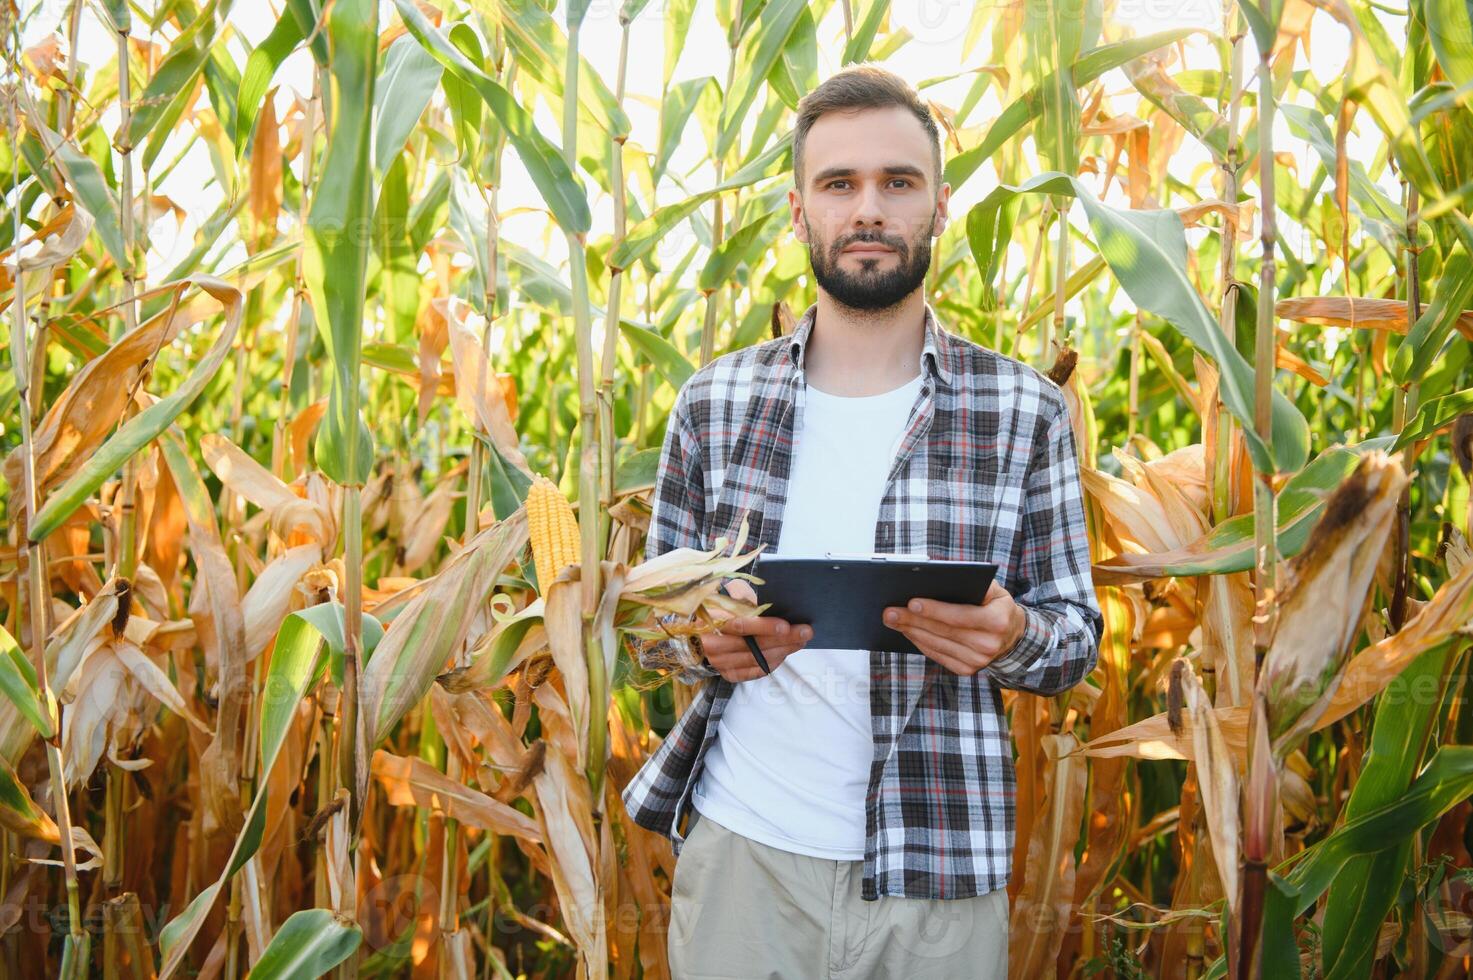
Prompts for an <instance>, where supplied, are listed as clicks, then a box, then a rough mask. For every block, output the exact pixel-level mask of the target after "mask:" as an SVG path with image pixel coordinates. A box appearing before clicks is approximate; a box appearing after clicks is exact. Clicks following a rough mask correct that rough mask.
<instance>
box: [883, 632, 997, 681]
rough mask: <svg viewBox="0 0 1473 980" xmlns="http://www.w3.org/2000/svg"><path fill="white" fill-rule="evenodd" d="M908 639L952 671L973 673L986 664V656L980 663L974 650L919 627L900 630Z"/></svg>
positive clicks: (987, 659)
mask: <svg viewBox="0 0 1473 980" xmlns="http://www.w3.org/2000/svg"><path fill="white" fill-rule="evenodd" d="M901 632H902V633H904V634H905V635H906V636H907V637H909V638H910V641H911V642H912V643H914V644H915V645H916V646H918V647H920V648H921V652H922V653H925V654H926V656H928V657H930V658H931V659H932V660H935V661H936V662H937V663H939V664H941V665H942V666H943V667H945V668H946V669H948V670H950V671H951V672H952V673H956V674H975V673H976V672H977V671H979V670H981V669H982V668H983V667H985V666H986V665H987V661H989V660H991V658H990V657H989V658H986V659H985V660H984V661H983V662H982V663H978V662H977V654H976V652H975V651H972V650H969V649H967V648H966V647H964V646H962V645H961V644H960V643H957V642H956V641H955V640H951V639H948V638H947V637H944V636H938V635H937V634H935V633H932V632H930V631H929V630H924V629H919V628H917V627H914V626H911V627H907V628H905V629H903V630H901Z"/></svg>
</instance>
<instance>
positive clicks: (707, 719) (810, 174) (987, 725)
mask: <svg viewBox="0 0 1473 980" xmlns="http://www.w3.org/2000/svg"><path fill="white" fill-rule="evenodd" d="M793 178H794V186H793V188H792V190H791V191H790V192H789V194H788V203H789V208H790V211H791V217H792V224H793V232H794V234H795V235H796V236H797V238H798V240H799V241H802V242H805V243H807V245H808V246H809V254H810V259H811V263H812V269H813V278H814V280H815V283H816V284H817V287H818V288H817V302H815V303H814V304H813V305H812V306H811V307H809V309H808V310H807V311H806V312H805V313H804V314H803V316H802V318H801V319H800V320H799V321H798V323H797V326H796V328H795V329H794V331H793V332H792V333H791V334H789V335H786V336H783V337H780V338H778V339H775V340H771V341H768V342H766V343H762V344H758V345H756V346H753V347H749V348H746V349H743V350H737V351H733V352H731V353H729V354H726V355H724V356H722V357H718V358H716V359H715V360H713V361H712V362H711V363H709V364H707V365H705V366H704V367H702V368H701V369H700V370H699V371H697V372H696V373H695V374H694V375H692V376H691V378H690V379H689V381H687V382H686V384H685V385H684V386H683V387H682V388H681V390H680V392H679V394H678V396H677V398H676V401H675V405H674V408H673V409H672V411H671V414H670V418H669V422H668V428H667V430H666V433H665V438H664V445H663V450H662V456H661V462H660V470H659V475H658V478H657V482H656V486H655V496H654V510H653V515H652V518H651V521H650V528H649V536H648V541H647V545H646V555H647V557H650V558H653V557H655V556H657V555H660V554H663V553H664V552H666V551H669V550H671V549H672V548H679V547H692V548H701V549H709V548H711V547H713V546H714V545H713V542H714V541H715V540H716V539H717V538H718V537H721V536H725V537H727V538H728V539H729V540H734V539H735V537H736V533H737V530H738V528H739V527H740V525H741V522H742V520H743V518H746V519H747V520H748V524H749V533H750V538H749V544H751V545H756V544H757V543H763V544H766V545H767V548H766V549H765V551H766V552H770V553H774V554H779V555H807V556H822V555H824V554H825V553H826V552H830V551H832V552H848V553H856V552H857V553H871V552H879V553H906V554H915V553H923V554H926V555H927V556H929V557H930V558H934V559H949V560H967V561H988V562H993V563H995V564H996V565H997V568H998V572H997V577H996V581H994V583H993V585H992V587H991V589H990V591H989V592H988V594H987V596H986V598H985V599H984V601H983V602H981V603H980V604H975V605H969V604H955V603H946V602H939V601H934V600H929V599H916V600H912V601H911V602H910V603H908V604H907V606H905V607H892V608H887V609H885V610H883V615H884V621H885V622H886V623H887V624H889V625H891V626H892V627H893V628H894V629H896V630H898V631H900V632H901V633H902V634H904V635H905V636H906V637H908V638H909V639H910V640H911V641H912V642H913V643H914V644H915V646H916V647H917V648H918V649H919V650H920V651H921V653H919V654H916V653H896V652H887V651H865V650H829V649H816V648H812V647H809V646H807V643H808V641H809V640H810V639H812V631H811V630H810V629H809V627H807V626H804V625H802V624H794V623H789V622H786V621H784V620H782V619H779V618H777V617H771V616H754V617H737V618H730V619H726V620H724V621H722V622H721V623H720V627H719V631H718V632H716V633H708V634H706V635H705V636H702V637H692V638H690V639H684V638H681V637H677V636H672V637H670V638H669V639H665V640H661V641H658V642H655V643H649V644H641V645H640V648H639V650H638V651H637V652H638V655H639V659H640V662H641V663H643V664H644V665H645V666H646V667H649V668H652V669H670V670H672V671H673V672H674V673H675V674H676V676H677V677H678V678H679V679H680V680H681V681H683V682H685V683H688V684H694V683H701V684H702V686H701V688H700V690H699V692H698V693H697V694H696V695H695V697H694V699H693V701H692V703H691V705H690V707H689V708H688V709H687V710H686V711H685V713H684V714H683V715H682V716H681V717H680V719H679V720H678V721H677V723H676V724H675V726H674V727H673V728H672V729H671V730H670V732H669V734H668V735H667V736H666V737H665V739H664V741H663V743H662V744H661V745H660V747H659V749H658V751H656V753H655V754H654V755H653V756H652V757H651V758H650V759H649V760H648V762H646V763H645V765H644V767H643V768H642V769H641V770H640V771H639V773H638V774H637V775H636V776H635V778H634V779H633V780H632V781H631V782H630V784H629V786H628V787H627V788H626V790H625V792H624V794H623V799H624V803H625V806H626V807H627V809H628V811H629V813H630V815H631V816H632V817H633V819H634V820H635V821H636V822H637V823H639V824H640V825H641V826H644V827H647V828H650V829H652V830H655V831H657V832H659V833H661V834H664V835H666V836H668V837H670V838H671V841H672V845H673V848H674V852H675V854H676V864H675V873H674V880H673V882H672V885H671V887H672V908H671V923H670V930H669V946H668V951H669V955H670V964H671V970H672V972H673V974H674V975H675V976H676V977H679V978H710V977H732V978H743V980H746V978H752V977H792V978H805V980H806V978H815V977H845V978H850V977H907V978H923V977H935V978H953V977H1005V976H1006V975H1007V941H1008V935H1007V934H1008V919H1009V912H1010V910H1009V902H1008V897H1007V891H1006V888H1007V884H1008V878H1009V874H1010V870H1011V868H1010V863H1011V859H1012V853H1013V840H1014V826H1013V822H1014V795H1015V791H1014V786H1015V777H1014V769H1013V752H1012V741H1011V736H1010V734H1009V731H1008V726H1007V719H1006V716H1005V714H1004V712H1003V705H1002V694H1001V689H1002V688H1011V689H1014V690H1020V691H1030V692H1033V693H1036V694H1043V695H1052V694H1058V693H1060V692H1063V691H1065V690H1067V689H1068V688H1070V687H1072V686H1073V685H1075V684H1078V683H1079V682H1080V681H1081V680H1083V679H1084V677H1085V676H1086V675H1088V674H1089V673H1090V671H1091V670H1093V669H1094V666H1095V662H1096V659H1097V657H1098V645H1099V638H1100V632H1101V626H1102V620H1101V616H1100V611H1099V607H1098V605H1097V603H1096V599H1095V594H1094V587H1093V583H1092V581H1091V577H1090V564H1089V547H1088V542H1087V540H1086V537H1085V521H1084V510H1083V504H1082V497H1081V492H1080V481H1079V470H1078V463H1077V457H1076V448H1075V445H1074V438H1073V430H1072V428H1071V426H1070V420H1069V412H1068V409H1067V406H1066V403H1065V401H1064V397H1063V395H1062V393H1061V392H1060V391H1059V389H1058V387H1057V386H1056V385H1054V384H1053V383H1052V382H1051V381H1049V380H1048V379H1047V378H1045V377H1044V376H1043V375H1041V374H1039V373H1038V372H1037V371H1036V370H1034V369H1033V368H1031V367H1029V366H1027V365H1025V364H1022V363H1021V362H1019V361H1017V360H1014V359H1012V358H1010V357H1006V356H1004V355H1002V354H1001V353H998V352H996V351H992V350H988V349H987V348H985V347H982V346H980V345H978V344H975V343H972V342H971V341H968V340H966V339H964V338H962V337H960V336H958V335H956V334H953V333H951V332H949V331H948V330H946V329H945V328H944V327H943V325H942V324H941V322H940V321H939V320H938V318H937V316H936V312H935V310H934V309H932V307H931V306H930V304H929V303H927V302H926V298H925V293H924V290H923V282H924V280H925V276H926V272H927V270H928V269H929V267H930V264H931V239H932V238H934V237H936V236H938V235H940V234H941V232H942V230H943V229H944V228H945V227H946V222H947V219H948V210H947V209H948V203H949V199H950V195H951V188H950V186H949V185H947V184H945V183H943V182H942V166H941V138H940V133H939V131H938V129H937V125H936V121H935V119H934V118H933V117H932V115H931V112H930V110H929V108H928V107H927V106H926V104H925V103H924V102H923V101H922V100H921V99H920V98H919V96H918V95H917V94H916V92H915V90H914V89H913V88H912V87H911V86H910V85H909V84H908V83H906V82H905V81H904V80H903V79H901V78H899V77H898V76H896V75H894V74H893V73H891V72H889V71H887V70H885V69H883V68H880V67H878V66H874V65H855V66H850V67H847V68H845V69H844V70H842V71H840V72H838V73H837V74H835V75H834V76H832V77H830V78H829V79H827V80H826V81H825V82H824V83H823V84H822V85H820V86H819V87H818V88H817V89H815V90H814V91H813V92H811V93H810V94H808V95H807V96H806V97H805V98H804V99H803V101H802V102H801V103H800V105H799V107H798V119H797V123H796V125H795V127H794V130H793ZM732 593H733V594H734V595H740V596H742V597H744V598H748V599H751V598H754V596H753V595H752V593H751V590H750V588H748V587H747V586H746V583H745V582H742V581H740V580H736V581H734V582H733V583H732ZM748 638H753V639H755V640H756V641H757V643H758V645H759V649H760V650H761V653H762V658H761V660H765V662H766V666H765V668H764V666H763V665H762V664H761V662H760V661H759V658H757V657H756V656H754V655H753V653H752V651H751V649H750V648H749V646H748V644H747V639H748ZM687 816H688V821H689V823H688V825H687V826H686V827H685V828H684V829H683V830H682V827H681V823H682V820H683V819H686V818H687Z"/></svg>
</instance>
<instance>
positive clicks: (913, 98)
mask: <svg viewBox="0 0 1473 980" xmlns="http://www.w3.org/2000/svg"><path fill="white" fill-rule="evenodd" d="M887 106H900V107H901V108H903V109H909V110H910V112H911V113H912V114H913V115H914V116H915V117H916V119H918V120H919V121H920V124H921V126H922V127H923V128H924V129H925V130H926V136H927V137H929V139H930V141H931V159H932V161H933V167H934V171H935V178H936V183H937V184H938V185H939V184H940V183H941V129H940V127H938V126H937V125H936V117H935V116H933V115H931V109H930V107H929V106H927V105H926V103H925V102H924V101H923V100H922V99H921V97H920V95H919V93H917V92H916V90H915V88H914V87H912V86H911V84H910V83H909V82H907V81H906V80H905V79H903V78H901V77H900V76H899V75H897V74H895V73H894V72H893V71H890V69H888V68H885V67H883V66H881V65H878V64H875V63H874V62H861V63H859V64H853V65H845V66H844V67H843V68H841V69H839V70H838V71H837V72H835V73H834V74H832V75H830V76H829V77H828V78H826V79H824V81H823V82H822V84H820V85H819V86H818V88H816V89H814V90H813V91H812V92H809V93H808V94H807V95H805V96H803V99H802V100H801V101H800V102H799V103H798V121H797V122H796V123H795V124H794V125H793V180H794V182H795V183H796V184H797V185H798V187H799V188H800V189H801V188H802V186H803V143H804V142H805V141H806V140H807V138H808V131H809V130H810V129H812V128H813V124H814V123H815V122H817V121H818V117H819V116H822V115H824V114H825V113H829V112H841V111H844V110H858V109H883V108H885V107H887Z"/></svg>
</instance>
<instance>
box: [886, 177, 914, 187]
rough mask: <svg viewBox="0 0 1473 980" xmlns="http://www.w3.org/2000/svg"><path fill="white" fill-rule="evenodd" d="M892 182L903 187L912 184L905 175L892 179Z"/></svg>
mask: <svg viewBox="0 0 1473 980" xmlns="http://www.w3.org/2000/svg"><path fill="white" fill-rule="evenodd" d="M890 183H892V184H899V185H900V186H901V187H909V186H910V181H908V180H906V179H905V178H904V177H895V178H893V179H892V180H891V181H890Z"/></svg>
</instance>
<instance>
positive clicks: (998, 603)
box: [884, 579, 1026, 676]
mask: <svg viewBox="0 0 1473 980" xmlns="http://www.w3.org/2000/svg"><path fill="white" fill-rule="evenodd" d="M884 617H885V625H886V626H889V627H890V628H891V629H894V630H899V631H900V632H901V633H903V634H905V636H906V637H907V638H908V639H909V640H910V641H911V642H912V643H914V644H915V645H916V646H917V647H918V648H919V649H920V651H921V652H922V653H924V654H925V655H926V656H928V657H930V658H931V659H932V660H934V661H936V662H937V663H938V664H940V665H941V666H943V667H945V668H946V669H947V670H949V671H951V672H952V673H954V674H962V675H967V676H969V675H972V674H975V673H977V671H979V670H981V669H982V668H983V667H986V666H987V665H988V664H990V663H991V662H992V661H993V660H996V659H997V658H998V657H1000V656H1002V655H1003V654H1004V653H1006V652H1008V651H1009V650H1011V649H1012V648H1013V646H1014V645H1015V644H1016V643H1017V642H1018V639H1019V637H1021V636H1022V635H1023V628H1024V625H1025V623H1026V620H1025V618H1024V615H1023V607H1022V606H1020V605H1018V604H1017V603H1016V602H1014V601H1013V597H1012V595H1010V594H1009V593H1008V590H1007V589H1004V588H1003V587H1002V586H1001V585H998V584H997V580H996V579H994V580H993V582H992V586H991V587H990V588H989V589H988V590H987V596H986V598H984V599H983V600H982V603H981V605H973V604H971V603H957V602H940V601H938V600H936V599H912V600H910V603H909V605H908V606H886V607H885V610H884Z"/></svg>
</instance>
